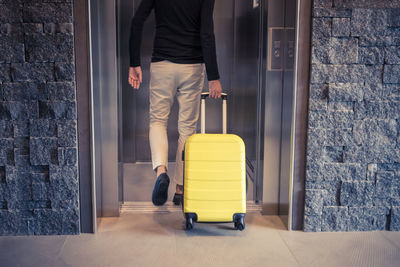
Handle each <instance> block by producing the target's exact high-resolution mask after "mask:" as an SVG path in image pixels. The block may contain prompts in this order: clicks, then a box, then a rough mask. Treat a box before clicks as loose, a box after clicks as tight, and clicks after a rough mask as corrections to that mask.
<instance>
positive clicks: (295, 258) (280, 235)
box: [277, 230, 302, 267]
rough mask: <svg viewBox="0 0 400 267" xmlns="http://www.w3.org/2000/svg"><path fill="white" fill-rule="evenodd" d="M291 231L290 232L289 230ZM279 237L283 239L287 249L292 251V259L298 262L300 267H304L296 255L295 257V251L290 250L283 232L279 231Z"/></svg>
mask: <svg viewBox="0 0 400 267" xmlns="http://www.w3.org/2000/svg"><path fill="white" fill-rule="evenodd" d="M287 231H289V230H287ZM277 232H278V235H279V237H280V238H281V239H282V241H283V243H284V244H285V246H286V247H287V249H288V250H289V251H290V254H292V257H293V258H294V260H295V261H296V263H297V265H298V266H300V267H301V266H302V265H301V264H300V262H299V260H298V259H297V257H296V255H294V253H293V251H292V250H291V249H290V247H289V245H288V244H287V243H286V240H285V239H284V238H283V236H282V234H281V231H280V230H277Z"/></svg>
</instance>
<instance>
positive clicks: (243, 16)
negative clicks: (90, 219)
mask: <svg viewBox="0 0 400 267" xmlns="http://www.w3.org/2000/svg"><path fill="white" fill-rule="evenodd" d="M140 1H142V0H97V1H94V0H93V1H90V48H91V53H90V63H91V64H90V65H91V106H92V108H91V109H92V116H91V124H92V125H91V126H92V165H93V166H92V168H93V173H94V174H93V180H94V181H93V182H94V185H95V195H94V200H93V201H94V203H95V207H96V208H95V212H96V216H97V217H103V216H119V215H120V214H121V212H129V211H135V209H139V210H140V209H141V210H143V211H146V212H157V211H160V208H155V207H153V206H152V205H149V203H150V201H151V192H152V189H153V186H154V182H155V179H156V177H155V173H154V171H153V170H152V165H151V154H150V145H149V139H148V131H149V114H148V110H149V91H148V87H149V67H150V61H151V54H152V45H153V37H154V32H155V29H154V26H155V17H154V11H153V12H152V13H151V14H150V16H149V18H148V19H147V21H146V23H145V25H144V29H143V37H142V49H141V57H142V66H141V67H142V71H143V83H142V84H141V86H140V90H139V91H136V90H134V89H133V88H131V87H130V85H129V83H128V70H129V45H128V44H129V35H130V25H131V19H132V17H133V15H134V14H135V10H137V8H138V6H139V4H140ZM143 1H146V0H143ZM296 4H297V1H296V0H282V1H281V0H270V1H267V0H216V1H215V7H214V33H215V39H216V49H217V61H218V66H219V72H220V76H221V83H222V88H223V91H224V92H225V93H227V94H228V133H234V134H237V135H239V136H240V137H241V138H242V139H243V140H244V142H245V145H246V163H247V164H246V165H247V166H246V171H247V180H248V192H247V200H248V205H249V206H250V207H252V208H253V209H259V210H260V211H262V213H263V214H268V215H279V216H281V218H282V221H283V222H284V223H285V224H286V225H288V227H289V228H290V216H289V215H290V212H291V211H290V209H291V203H290V201H291V192H292V189H291V184H292V181H291V164H292V163H291V148H292V142H291V141H292V138H293V126H292V125H293V104H294V103H295V98H294V93H295V86H294V82H293V81H294V72H295V69H296V67H295V66H296V65H295V51H296ZM207 84H208V83H207V80H206V81H205V88H204V91H207V90H208V88H207ZM219 101H220V100H215V99H211V100H210V101H209V102H207V112H206V118H207V120H206V121H207V124H206V131H207V132H209V133H218V132H221V131H222V129H221V124H222V117H221V116H220V114H222V111H221V103H220V102H219ZM177 115H178V105H177V103H176V101H174V105H173V106H172V109H171V114H170V117H169V122H168V141H169V160H170V162H169V163H168V167H169V168H168V169H169V175H170V178H172V177H173V172H174V160H175V153H176V147H177V140H178V132H177ZM199 129H200V125H198V132H199ZM174 192H175V184H174V183H173V182H172V179H171V184H170V190H169V200H168V203H171V199H172V196H173V193H174ZM168 205H170V204H168ZM168 205H167V207H165V208H164V210H163V208H161V209H162V211H165V212H168V207H169V208H172V209H173V207H170V206H168ZM171 205H172V204H171ZM136 211H137V210H136Z"/></svg>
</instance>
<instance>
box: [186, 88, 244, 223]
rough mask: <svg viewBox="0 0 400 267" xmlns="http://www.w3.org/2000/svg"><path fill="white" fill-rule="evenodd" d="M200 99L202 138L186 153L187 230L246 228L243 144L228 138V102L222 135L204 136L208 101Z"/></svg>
mask: <svg viewBox="0 0 400 267" xmlns="http://www.w3.org/2000/svg"><path fill="white" fill-rule="evenodd" d="M207 96H208V93H203V94H202V96H201V134H194V135H192V136H190V137H189V138H188V139H187V140H186V143H185V148H184V152H183V160H184V182H183V188H184V193H183V212H184V214H185V218H186V229H187V230H190V229H192V228H193V225H194V222H233V223H234V226H235V229H238V230H241V231H242V230H243V229H244V228H245V223H244V217H245V214H246V157H245V145H244V142H243V140H242V139H241V138H240V137H239V136H237V135H234V134H226V100H227V95H226V94H223V95H222V100H223V134H206V133H205V99H206V98H207Z"/></svg>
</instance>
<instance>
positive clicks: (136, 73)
mask: <svg viewBox="0 0 400 267" xmlns="http://www.w3.org/2000/svg"><path fill="white" fill-rule="evenodd" d="M141 83H142V68H141V67H140V66H138V67H129V84H130V85H131V86H132V87H133V88H135V89H136V90H139V87H140V84H141Z"/></svg>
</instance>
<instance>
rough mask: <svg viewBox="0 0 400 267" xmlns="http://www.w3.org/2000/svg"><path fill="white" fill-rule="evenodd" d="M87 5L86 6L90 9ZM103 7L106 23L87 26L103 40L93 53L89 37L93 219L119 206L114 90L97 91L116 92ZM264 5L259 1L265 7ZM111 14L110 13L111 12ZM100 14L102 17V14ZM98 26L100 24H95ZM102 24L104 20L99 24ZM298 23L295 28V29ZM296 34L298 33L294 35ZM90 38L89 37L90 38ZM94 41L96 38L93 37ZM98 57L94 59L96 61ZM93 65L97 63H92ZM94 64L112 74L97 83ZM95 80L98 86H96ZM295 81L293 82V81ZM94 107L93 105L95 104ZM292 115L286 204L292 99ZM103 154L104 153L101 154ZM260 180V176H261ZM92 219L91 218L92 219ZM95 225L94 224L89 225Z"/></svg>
mask: <svg viewBox="0 0 400 267" xmlns="http://www.w3.org/2000/svg"><path fill="white" fill-rule="evenodd" d="M90 2H92V1H89V6H90ZM98 2H101V3H103V4H105V5H107V7H108V9H106V10H97V11H96V12H98V13H97V16H100V15H103V16H104V17H103V18H106V19H107V23H103V24H101V25H95V26H94V25H91V26H90V32H92V31H93V29H94V28H93V27H97V32H96V34H98V35H99V36H100V39H102V40H104V43H101V44H100V49H99V50H97V51H95V50H93V43H92V42H93V40H92V38H91V37H90V49H89V54H90V71H91V85H90V96H91V99H90V101H91V103H90V104H91V130H92V136H91V137H92V138H91V139H92V147H91V148H92V151H91V154H92V184H93V185H96V186H95V188H94V191H95V193H94V194H93V195H92V199H93V200H94V212H93V213H94V214H96V211H97V215H96V216H97V217H100V216H101V217H106V216H119V208H120V202H119V199H118V179H114V178H115V177H118V173H119V171H118V114H117V112H118V107H117V106H116V103H117V98H118V97H117V93H118V92H117V90H101V89H102V88H104V87H107V88H117V86H118V80H117V77H118V76H117V75H118V74H117V62H116V59H117V56H116V51H117V49H116V29H117V28H116V21H115V0H98ZM266 2H267V1H266V0H265V1H262V3H266ZM299 2H300V0H299ZM89 9H90V11H89V21H91V18H90V16H91V15H92V14H91V12H93V10H92V7H90V8H89ZM112 11H114V12H112ZM102 12H104V13H102ZM98 22H99V23H100V21H98ZM103 22H104V20H103ZM298 23H299V22H298V21H297V22H296V26H297V28H298ZM101 26H104V28H105V29H107V31H104V30H103V31H101V30H100V29H102V28H101ZM297 34H298V32H297ZM90 35H91V34H90ZM96 37H97V36H96ZM298 46H299V43H298V38H296V51H298ZM100 51H114V53H102V54H101V56H100ZM96 57H98V58H96ZM94 61H97V62H94ZM297 61H298V56H296V64H295V65H296V66H297ZM96 64H99V66H100V67H99V68H101V64H103V65H107V69H108V70H109V69H111V70H113V71H107V72H100V74H101V75H102V76H101V79H100V78H99V77H95V75H94V73H95V72H94V71H93V68H97V67H98V66H96ZM296 75H297V69H296V72H295V78H296ZM96 79H99V80H98V84H96V82H95V81H96ZM296 81H297V78H296ZM296 95H297V84H296V83H295V84H294V93H293V96H296ZM95 103H97V105H96V104H95ZM293 104H294V105H293V112H292V114H293V115H294V117H293V118H292V127H291V157H290V158H291V161H290V175H291V177H290V195H289V198H290V199H289V201H293V187H292V184H293V165H294V158H293V152H294V149H295V136H296V132H295V131H294V125H295V122H296V120H295V119H296V118H295V115H296V113H295V108H296V99H295V97H293ZM103 151H107V153H102V152H103ZM261 178H262V176H261ZM292 213H293V211H292V205H291V202H289V215H290V216H289V224H288V227H289V229H292V227H291V214H292ZM96 216H95V217H96ZM93 223H94V224H96V220H94V222H93Z"/></svg>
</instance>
